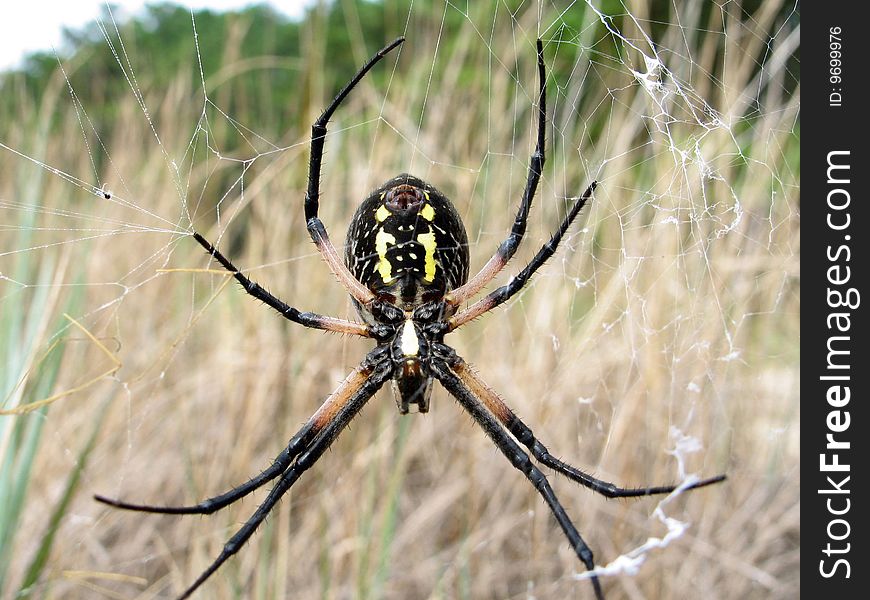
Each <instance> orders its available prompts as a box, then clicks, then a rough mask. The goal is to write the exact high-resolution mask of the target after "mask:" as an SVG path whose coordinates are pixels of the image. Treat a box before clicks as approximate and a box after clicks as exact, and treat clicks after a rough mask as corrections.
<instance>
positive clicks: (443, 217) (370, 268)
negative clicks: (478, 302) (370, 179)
mask: <svg viewBox="0 0 870 600" xmlns="http://www.w3.org/2000/svg"><path fill="white" fill-rule="evenodd" d="M345 264H347V266H348V268H349V269H350V271H351V272H352V273H353V275H354V276H355V277H356V278H357V279H359V281H361V282H362V283H363V284H364V285H365V286H366V287H368V288H369V289H370V290H372V291H373V292H374V293H375V294H376V295H377V296H378V297H379V298H380V299H382V300H384V301H386V302H389V303H391V304H395V305H397V306H399V307H401V308H403V309H404V310H407V311H410V310H412V309H413V308H414V307H416V306H419V305H420V304H422V303H424V302H429V301H432V300H438V299H440V298H442V297H443V296H444V294H446V293H447V292H448V291H450V290H452V289H455V288H457V287H459V286H461V285H462V284H463V283H465V281H466V280H467V279H468V236H467V235H466V233H465V227H464V225H463V224H462V220H461V219H460V217H459V214H458V213H457V212H456V209H455V208H454V207H453V204H452V203H451V202H450V200H449V199H448V198H447V197H446V196H444V195H443V194H442V193H441V192H439V191H438V190H437V189H435V188H434V187H432V186H431V185H429V184H427V183H426V182H424V181H423V180H421V179H418V178H416V177H413V176H412V175H408V174H402V175H399V176H398V177H394V178H393V179H391V180H389V181H387V182H386V183H384V185H382V186H381V187H380V188H378V189H377V190H375V191H374V192H372V194H371V195H370V196H369V197H368V198H366V199H365V200H364V201H363V202H362V203H361V204H360V206H359V208H358V209H357V211H356V213H355V214H354V217H353V219H352V221H351V224H350V227H349V228H348V232H347V244H346V248H345ZM357 308H358V309H360V310H361V307H359V306H358V307H357ZM361 313H362V310H361ZM362 316H363V318H364V319H365V320H366V321H369V322H371V319H370V315H366V314H362Z"/></svg>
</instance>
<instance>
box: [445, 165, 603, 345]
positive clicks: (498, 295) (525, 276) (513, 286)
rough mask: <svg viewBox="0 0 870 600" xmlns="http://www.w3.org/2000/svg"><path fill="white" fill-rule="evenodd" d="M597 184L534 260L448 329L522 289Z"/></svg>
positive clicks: (455, 318) (461, 314) (456, 318)
mask: <svg viewBox="0 0 870 600" xmlns="http://www.w3.org/2000/svg"><path fill="white" fill-rule="evenodd" d="M597 185H598V182H597V181H593V182H592V184H591V185H590V186H589V187H588V188H586V191H585V192H583V195H582V196H580V197H579V198H577V199H576V200H575V201H574V206H572V207H571V210H570V211H569V212H568V214H567V215H565V218H564V219H563V220H562V223H561V224H560V225H559V229H557V230H556V232H555V233H553V235H552V237H551V238H550V240H549V241H548V242H547V243H546V244H544V245H543V246H542V247H541V249H540V250H538V253H537V254H535V256H534V257H533V258H532V260H531V261H529V264H527V265H526V266H525V267H524V268H523V270H522V271H520V272H519V273H518V274H517V276H516V277H514V278H513V279H511V280H510V281H509V282H508V283H507V285H503V286H501V287H500V288H498V289H496V290H493V291H492V292H490V293H489V294H487V295H486V296H484V297H483V298H481V299H480V300H478V301H477V302H475V303H474V304H472V305H471V306H469V307H468V308H466V309H465V310H463V311H460V312H458V313H456V314H455V315H453V316H452V317H450V319H449V320H448V321H447V325H448V329H447V331H448V332H450V331H453V330H454V329H456V328H458V327H461V326H463V325H464V324H466V323H468V322H469V321H471V320H473V319H476V318H477V317H479V316H480V315H482V314H484V313H486V312H489V311H490V310H492V309H493V308H495V307H496V306H498V305H499V304H502V303H503V302H505V301H507V300H508V299H509V298H510V297H511V296H513V295H514V294H516V293H517V292H518V291H520V290H521V289H522V288H523V286H524V285H526V283H528V281H529V279H531V277H532V275H534V274H535V271H537V270H538V269H539V268H540V267H541V265H543V264H544V263H545V262H546V261H547V259H548V258H550V257H551V256H553V253H554V252H556V249H557V248H558V247H559V242H560V241H562V237H563V236H564V235H565V232H566V231H568V227H570V226H571V223H572V222H573V221H574V219H576V218H577V215H578V214H580V210H581V209H582V208H583V206H584V205H585V204H586V201H587V200H589V198H590V197H591V196H592V192H593V191H595V187H596V186H597Z"/></svg>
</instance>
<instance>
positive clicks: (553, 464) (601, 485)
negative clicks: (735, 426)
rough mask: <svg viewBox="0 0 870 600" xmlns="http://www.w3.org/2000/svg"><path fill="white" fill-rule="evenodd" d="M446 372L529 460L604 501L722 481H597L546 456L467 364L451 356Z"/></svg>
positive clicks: (544, 449)
mask: <svg viewBox="0 0 870 600" xmlns="http://www.w3.org/2000/svg"><path fill="white" fill-rule="evenodd" d="M450 369H451V370H452V371H453V372H454V373H455V374H456V375H457V376H458V377H459V379H460V380H461V381H462V382H463V383H464V384H465V385H466V387H468V389H470V390H471V391H472V392H473V393H474V395H475V396H477V397H478V398H480V399H481V400H482V401H483V403H484V405H485V406H486V408H487V409H489V411H490V412H491V413H492V414H493V415H495V416H496V418H497V419H498V420H499V421H500V422H501V424H502V425H504V427H505V428H506V429H507V430H508V431H509V432H510V433H511V435H513V436H514V437H515V438H516V439H517V440H518V441H519V442H520V443H521V444H523V445H524V446H525V447H527V448H528V449H529V450H530V451H531V453H532V456H534V457H535V458H537V459H538V460H539V461H541V462H542V463H543V464H545V465H546V466H548V467H550V468H551V469H553V470H555V471H557V472H558V473H561V474H562V475H564V476H565V477H568V478H569V479H572V480H574V481H576V482H577V483H579V484H582V485H584V486H586V487H588V488H590V489H591V490H593V491H595V492H598V493H599V494H601V495H602V496H606V497H607V498H637V497H640V496H654V495H659V494H670V493H672V492H674V491H676V490H677V489H678V488H679V489H681V491H687V490H694V489H697V488H701V487H705V486H708V485H711V484H714V483H719V482H720V481H724V480H725V479H726V476H725V475H717V476H715V477H710V478H708V479H702V480H696V481H692V482H687V483H686V484H685V485H682V486H677V485H658V486H649V487H641V488H623V487H619V486H617V485H614V484H612V483H609V482H607V481H603V480H601V479H597V478H596V477H593V476H592V475H589V474H588V473H585V472H583V471H581V470H580V469H578V468H576V467H572V466H571V465H569V464H568V463H565V462H562V461H561V460H559V459H558V458H556V457H554V456H553V455H552V454H550V451H549V450H547V448H546V446H544V445H543V444H542V443H541V442H540V441H538V439H537V438H536V437H535V435H534V433H532V430H531V429H530V428H529V427H528V426H527V425H526V424H525V423H523V422H522V420H521V419H520V418H519V417H517V416H516V414H514V412H513V411H512V410H511V409H510V407H508V405H507V404H505V402H504V400H502V399H501V397H500V396H499V395H498V394H497V393H496V392H495V391H494V390H493V389H492V388H490V387H489V386H488V385H487V384H486V382H484V381H483V380H482V379H481V378H480V377H479V376H478V375H477V373H475V372H474V369H472V368H471V367H470V366H469V365H468V363H466V362H465V361H464V360H463V359H462V358H460V357H459V356H457V355H456V354H455V353H453V354H452V361H451V364H450Z"/></svg>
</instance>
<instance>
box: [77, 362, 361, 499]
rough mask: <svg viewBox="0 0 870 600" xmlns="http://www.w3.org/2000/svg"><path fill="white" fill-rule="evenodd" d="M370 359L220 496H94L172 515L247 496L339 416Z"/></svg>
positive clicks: (282, 469)
mask: <svg viewBox="0 0 870 600" xmlns="http://www.w3.org/2000/svg"><path fill="white" fill-rule="evenodd" d="M369 363H371V359H367V362H364V363H363V364H361V365H360V366H358V367H357V368H355V369H354V370H353V371H351V373H350V375H348V376H347V378H346V379H345V380H344V381H343V382H342V383H341V385H339V386H338V388H337V389H336V390H335V391H334V392H333V393H332V394H330V395H329V397H328V398H327V399H326V400H325V401H324V402H323V404H321V405H320V408H318V409H317V412H315V413H314V414H313V415H312V416H311V418H310V419H308V422H306V423H305V425H303V426H302V428H301V429H300V430H299V431H298V432H296V434H295V435H294V436H293V437H292V438H290V442H289V443H288V444H287V447H286V448H284V450H283V451H281V454H279V455H278V456H277V457H276V458H275V460H274V462H273V463H272V464H271V465H270V466H269V467H268V468H267V469H265V470H264V471H262V472H261V473H260V474H259V475H257V476H255V477H252V478H251V479H249V480H248V481H246V482H245V483H243V484H241V485H239V486H237V487H234V488H233V489H231V490H229V491H227V492H224V493H223V494H220V495H218V496H214V497H212V498H208V499H207V500H203V501H202V502H199V503H198V504H193V505H189V506H154V505H149V504H133V503H130V502H124V501H121V500H115V499H113V498H107V497H106V496H101V495H95V496H94V500H96V501H98V502H102V503H103V504H108V505H109V506H112V507H115V508H123V509H125V510H133V511H139V512H149V513H161V514H170V515H189V514H202V515H210V514H212V513H214V512H216V511H218V510H220V509H222V508H224V507H225V506H229V505H230V504H232V503H233V502H235V501H237V500H239V499H241V498H243V497H245V496H247V495H248V494H250V493H251V492H253V491H254V490H256V489H258V488H260V487H262V486H263V485H265V484H266V483H268V482H269V481H271V480H273V479H275V478H276V477H278V476H279V475H280V474H281V473H283V472H284V471H285V470H287V467H289V466H290V463H291V462H292V461H293V459H294V458H296V457H297V456H298V455H299V454H300V453H302V452H303V451H304V450H305V449H306V448H307V447H308V446H309V444H311V442H312V440H313V439H314V438H315V437H316V436H317V435H319V434H320V433H321V432H322V431H323V429H324V427H325V426H326V425H327V424H328V423H329V421H330V420H331V419H333V418H335V417H336V415H338V414H339V413H340V412H341V411H342V410H344V409H345V407H346V406H347V404H348V401H349V398H350V397H351V396H352V395H353V394H354V393H355V391H356V390H357V389H359V388H360V387H361V386H362V385H363V384H364V383H365V380H366V379H367V378H368V377H369V376H370V375H371V373H372V369H373V366H372V364H369Z"/></svg>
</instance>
